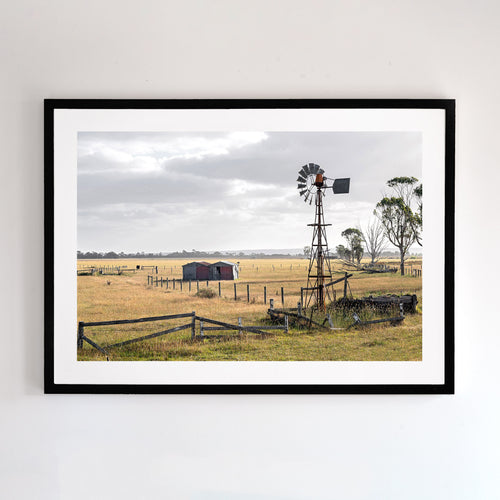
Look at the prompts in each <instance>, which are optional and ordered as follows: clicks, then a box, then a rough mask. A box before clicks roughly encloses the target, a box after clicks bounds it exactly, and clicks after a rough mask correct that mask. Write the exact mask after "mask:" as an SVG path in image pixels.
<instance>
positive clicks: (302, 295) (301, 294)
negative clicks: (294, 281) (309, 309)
mask: <svg viewBox="0 0 500 500" xmlns="http://www.w3.org/2000/svg"><path fill="white" fill-rule="evenodd" d="M303 307H304V288H302V287H300V308H301V309H302V308H303Z"/></svg>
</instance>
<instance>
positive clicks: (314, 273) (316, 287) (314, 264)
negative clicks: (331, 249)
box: [306, 186, 332, 312]
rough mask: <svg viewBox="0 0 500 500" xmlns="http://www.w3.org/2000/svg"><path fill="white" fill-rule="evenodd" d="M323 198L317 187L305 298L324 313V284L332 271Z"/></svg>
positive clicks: (326, 293)
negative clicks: (306, 295)
mask: <svg viewBox="0 0 500 500" xmlns="http://www.w3.org/2000/svg"><path fill="white" fill-rule="evenodd" d="M323 196H324V194H323V191H322V189H321V187H320V186H318V188H317V191H316V195H315V207H316V210H315V218H314V224H308V225H309V226H312V227H313V237H312V243H311V258H310V260H309V271H308V276H307V289H308V290H307V292H308V297H307V298H306V305H307V306H312V307H315V308H317V309H318V310H320V311H323V312H324V311H325V310H326V301H327V299H328V298H329V295H330V294H329V293H328V289H327V288H326V287H325V283H326V282H327V281H331V279H332V271H331V267H330V259H329V253H328V241H327V238H326V230H325V227H326V226H330V225H331V224H325V221H324V215H323Z"/></svg>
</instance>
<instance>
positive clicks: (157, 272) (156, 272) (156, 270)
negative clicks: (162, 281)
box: [156, 266, 158, 274]
mask: <svg viewBox="0 0 500 500" xmlns="http://www.w3.org/2000/svg"><path fill="white" fill-rule="evenodd" d="M156 274H158V266H156Z"/></svg>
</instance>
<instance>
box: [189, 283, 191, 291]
mask: <svg viewBox="0 0 500 500" xmlns="http://www.w3.org/2000/svg"><path fill="white" fill-rule="evenodd" d="M189 291H191V280H189Z"/></svg>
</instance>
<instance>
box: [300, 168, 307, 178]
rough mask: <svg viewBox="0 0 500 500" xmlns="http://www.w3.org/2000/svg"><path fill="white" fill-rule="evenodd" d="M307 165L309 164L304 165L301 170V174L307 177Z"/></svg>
mask: <svg viewBox="0 0 500 500" xmlns="http://www.w3.org/2000/svg"><path fill="white" fill-rule="evenodd" d="M306 167H307V165H303V166H302V167H301V168H300V170H299V175H301V176H302V177H307V173H306Z"/></svg>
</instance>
